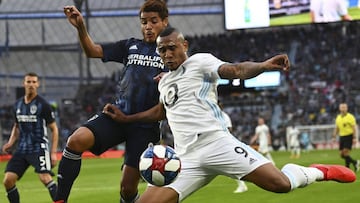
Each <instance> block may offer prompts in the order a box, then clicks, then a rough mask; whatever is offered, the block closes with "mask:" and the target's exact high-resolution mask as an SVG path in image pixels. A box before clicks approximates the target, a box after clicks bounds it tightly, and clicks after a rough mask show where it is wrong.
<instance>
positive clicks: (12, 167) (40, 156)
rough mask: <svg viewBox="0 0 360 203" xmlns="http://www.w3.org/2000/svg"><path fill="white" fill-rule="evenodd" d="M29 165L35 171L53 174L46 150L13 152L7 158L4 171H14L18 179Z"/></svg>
mask: <svg viewBox="0 0 360 203" xmlns="http://www.w3.org/2000/svg"><path fill="white" fill-rule="evenodd" d="M29 166H33V167H34V168H35V172H36V173H49V174H51V175H53V172H52V171H51V161H50V156H49V153H48V152H47V151H42V152H39V153H33V154H18V153H15V154H13V156H12V157H11V159H10V160H9V162H8V164H7V166H6V169H5V172H13V173H16V174H17V175H18V176H19V180H20V178H21V177H22V176H23V175H24V173H25V171H26V170H27V169H28V168H29Z"/></svg>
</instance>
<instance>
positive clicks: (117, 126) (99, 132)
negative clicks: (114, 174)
mask: <svg viewBox="0 0 360 203" xmlns="http://www.w3.org/2000/svg"><path fill="white" fill-rule="evenodd" d="M83 126H85V127H87V128H89V129H90V130H91V131H92V132H93V134H94V136H95V144H94V146H93V147H92V148H91V149H90V151H91V152H92V153H93V154H95V155H100V154H102V153H103V152H105V151H106V150H108V149H110V148H112V147H115V146H116V145H118V144H121V143H124V142H125V160H124V164H126V165H128V166H132V167H134V168H138V167H139V160H140V155H141V154H142V153H143V151H144V150H145V149H146V148H147V146H148V144H149V143H150V142H151V143H153V144H156V143H158V142H159V140H160V130H159V125H158V124H157V123H156V124H154V125H152V126H153V127H140V126H137V125H134V124H129V123H124V124H122V123H118V122H115V121H114V120H112V119H111V118H110V117H109V116H107V115H105V114H103V113H100V114H98V116H97V117H95V118H94V119H90V120H89V121H88V122H87V123H85V124H84V125H83Z"/></svg>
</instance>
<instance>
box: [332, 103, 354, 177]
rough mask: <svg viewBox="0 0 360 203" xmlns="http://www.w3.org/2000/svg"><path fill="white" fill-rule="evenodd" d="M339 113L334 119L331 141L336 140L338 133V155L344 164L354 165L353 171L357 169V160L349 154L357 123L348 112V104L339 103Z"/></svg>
mask: <svg viewBox="0 0 360 203" xmlns="http://www.w3.org/2000/svg"><path fill="white" fill-rule="evenodd" d="M339 111H340V113H339V114H338V115H337V117H336V119H335V129H334V133H333V135H332V138H333V141H334V142H335V141H336V137H337V135H339V137H340V139H339V150H340V156H341V158H343V159H344V160H345V166H346V167H348V168H349V167H350V164H352V165H353V166H354V170H355V171H359V165H360V161H359V160H354V159H353V158H352V157H351V156H350V152H351V148H352V145H353V142H354V143H356V142H357V140H356V138H357V133H358V132H357V124H356V120H355V117H354V115H352V114H351V113H349V112H348V105H347V104H346V103H341V104H339Z"/></svg>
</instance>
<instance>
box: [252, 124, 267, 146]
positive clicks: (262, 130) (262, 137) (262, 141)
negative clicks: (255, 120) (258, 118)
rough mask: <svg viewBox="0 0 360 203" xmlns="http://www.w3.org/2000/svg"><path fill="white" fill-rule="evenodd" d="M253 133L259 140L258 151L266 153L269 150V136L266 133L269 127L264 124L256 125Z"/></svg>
mask: <svg viewBox="0 0 360 203" xmlns="http://www.w3.org/2000/svg"><path fill="white" fill-rule="evenodd" d="M255 134H258V135H259V137H258V142H259V149H258V150H259V152H261V153H267V152H269V147H268V145H269V140H268V139H269V138H268V134H270V131H269V127H268V126H267V125H266V124H262V125H258V126H256V128H255Z"/></svg>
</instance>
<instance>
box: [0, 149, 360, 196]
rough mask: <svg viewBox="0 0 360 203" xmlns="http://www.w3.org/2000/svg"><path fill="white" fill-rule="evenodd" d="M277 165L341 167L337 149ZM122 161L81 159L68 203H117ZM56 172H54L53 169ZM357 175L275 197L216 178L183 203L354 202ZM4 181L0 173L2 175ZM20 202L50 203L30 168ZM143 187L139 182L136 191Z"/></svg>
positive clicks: (279, 160) (279, 155)
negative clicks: (344, 181) (350, 179)
mask: <svg viewBox="0 0 360 203" xmlns="http://www.w3.org/2000/svg"><path fill="white" fill-rule="evenodd" d="M272 155H273V158H274V160H275V162H276V165H277V166H278V167H279V168H280V167H282V166H283V165H284V164H285V163H289V162H292V163H297V164H301V165H305V166H307V165H309V164H311V163H329V164H343V161H342V160H341V159H340V157H339V155H338V151H337V150H318V151H310V152H308V153H303V154H302V157H301V158H300V159H290V158H289V152H273V154H272ZM352 156H353V157H358V158H360V149H355V150H353V152H352ZM121 164H122V159H121V158H119V159H100V158H99V159H98V158H93V159H84V160H83V164H82V170H81V172H80V175H79V177H78V179H77V180H76V182H75V184H74V186H73V190H72V192H71V195H70V199H69V202H71V203H102V202H108V203H109V202H114V203H115V202H119V200H118V198H119V192H118V191H119V179H120V167H121ZM5 165H6V162H0V170H1V171H4V167H5ZM55 171H57V169H55ZM359 174H360V172H359V173H358V174H357V177H358V180H356V182H354V183H349V184H341V183H337V182H332V181H328V182H316V183H314V184H312V185H310V186H308V187H306V188H301V189H297V190H295V191H292V192H291V193H287V194H275V193H271V192H267V191H265V190H262V189H260V188H258V187H256V186H255V185H254V184H252V183H247V185H248V188H249V190H248V191H247V192H245V193H239V194H234V193H233V191H234V190H235V188H236V186H237V185H236V182H235V181H234V180H232V179H230V178H227V177H223V176H219V177H218V178H216V179H215V180H214V181H213V182H211V183H210V184H209V185H207V186H206V187H204V188H202V189H200V190H199V191H198V192H196V193H194V194H193V195H192V196H190V197H189V198H187V199H186V200H184V201H183V202H184V203H223V202H226V203H235V202H237V203H238V202H246V203H259V202H266V203H304V202H306V203H319V202H325V201H326V203H338V202H348V203H352V202H357V201H358V200H359V198H360V192H359V190H360V180H359V178H360V175H359ZM0 177H1V179H3V173H2V174H1V176H0ZM17 187H18V188H19V191H20V197H21V202H22V203H34V202H36V203H50V202H51V200H50V197H49V194H48V191H47V190H46V188H45V187H44V186H43V185H42V184H41V183H40V181H39V180H38V178H37V175H36V174H34V172H33V169H32V168H29V169H28V171H27V172H26V174H25V175H24V177H23V178H22V179H21V180H20V181H19V182H18V183H17ZM145 187H146V184H145V183H141V184H140V186H139V190H140V191H141V192H142V191H143V190H144V189H145ZM0 193H2V194H0V202H1V203H3V202H4V203H5V202H7V199H6V196H5V189H4V187H3V186H1V189H0Z"/></svg>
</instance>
